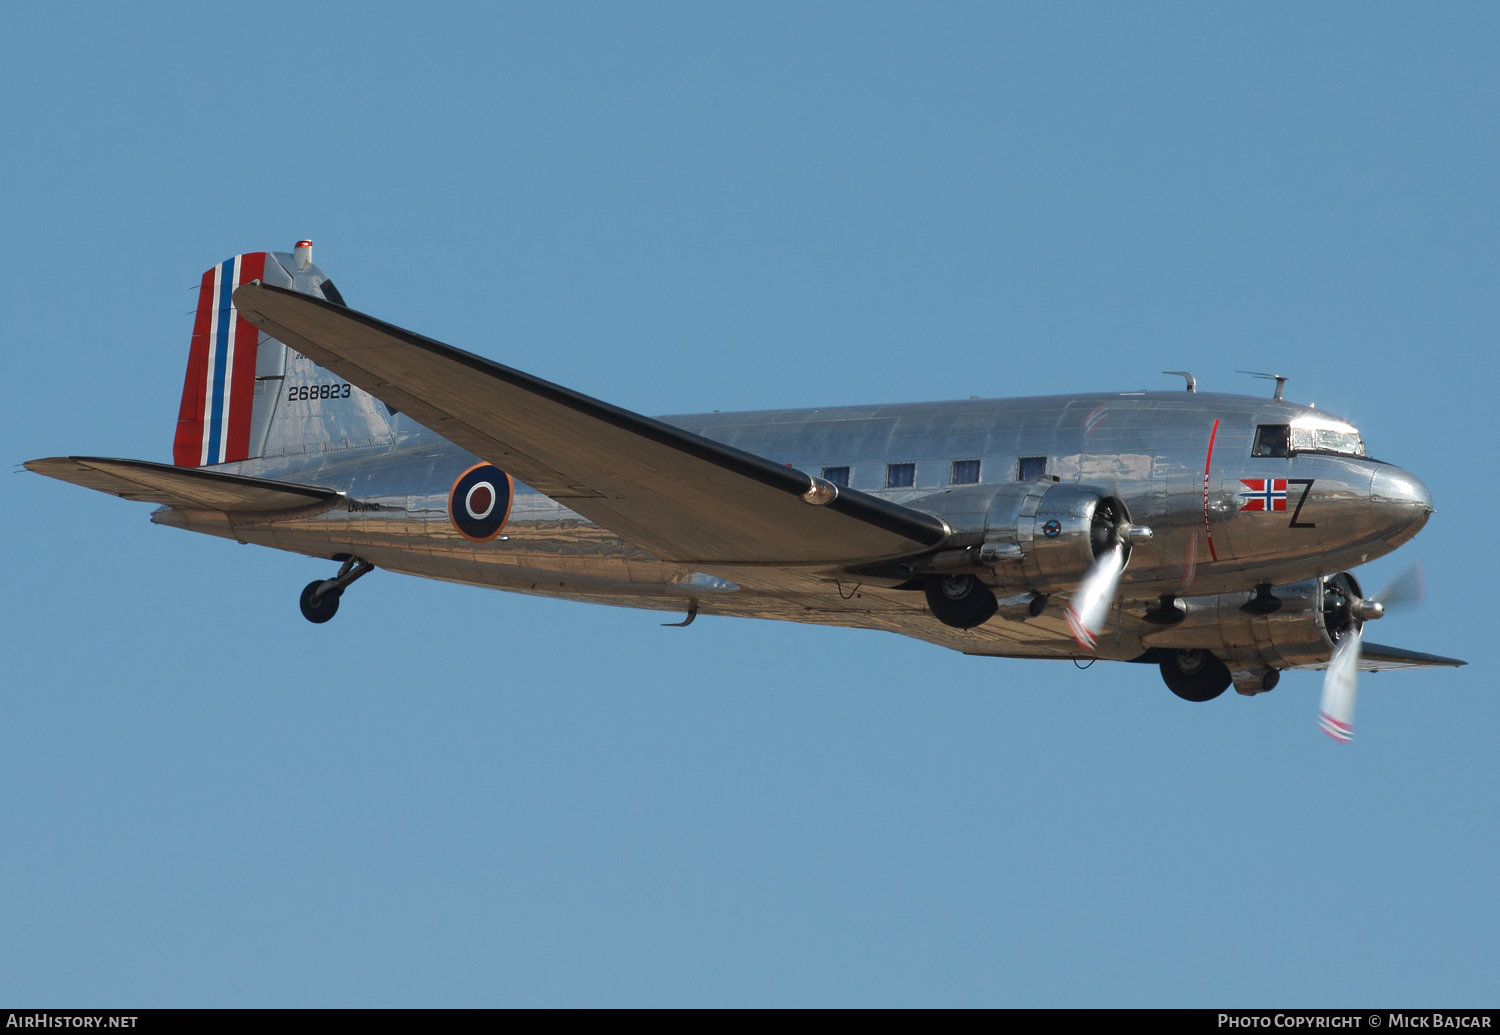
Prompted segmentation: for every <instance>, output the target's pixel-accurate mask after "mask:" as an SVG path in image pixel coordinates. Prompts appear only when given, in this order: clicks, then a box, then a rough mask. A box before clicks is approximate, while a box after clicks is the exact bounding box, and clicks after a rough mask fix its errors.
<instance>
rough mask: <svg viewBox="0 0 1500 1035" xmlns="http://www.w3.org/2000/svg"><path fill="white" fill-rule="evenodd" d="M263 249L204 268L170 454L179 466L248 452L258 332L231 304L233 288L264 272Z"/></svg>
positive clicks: (219, 460)
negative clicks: (175, 430) (205, 270)
mask: <svg viewBox="0 0 1500 1035" xmlns="http://www.w3.org/2000/svg"><path fill="white" fill-rule="evenodd" d="M265 266H266V253H265V252H251V253H248V254H245V255H236V256H235V257H234V258H232V259H226V260H225V261H224V262H222V263H220V264H219V265H217V266H215V267H214V268H213V269H211V270H208V271H207V272H205V273H204V274H203V281H202V283H201V284H200V285H199V288H198V313H197V318H196V319H195V320H194V321H193V339H192V344H191V346H190V347H189V350H188V369H187V377H186V379H185V380H184V382H183V386H182V406H181V408H180V409H179V410H178V413H177V435H176V438H175V440H174V441H173V445H172V458H173V461H174V462H175V463H176V464H177V465H178V466H179V467H202V466H205V465H208V464H223V463H230V462H232V461H235V460H244V459H245V458H246V457H248V456H249V455H250V410H251V407H252V406H254V404H255V352H256V345H257V342H258V341H259V337H260V332H259V331H258V330H257V329H256V328H255V327H254V326H253V325H251V323H250V322H249V321H248V320H246V319H245V318H244V317H242V316H240V314H239V312H238V311H237V310H236V309H235V308H234V302H233V296H234V289H235V288H237V287H239V286H240V285H241V284H245V283H248V282H250V281H252V280H259V279H261V278H262V277H263V276H264V275H265Z"/></svg>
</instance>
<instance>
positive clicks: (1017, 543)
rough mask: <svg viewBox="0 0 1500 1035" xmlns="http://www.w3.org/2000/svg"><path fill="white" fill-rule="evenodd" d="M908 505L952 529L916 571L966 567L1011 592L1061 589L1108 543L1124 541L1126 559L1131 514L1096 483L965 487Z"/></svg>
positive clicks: (1075, 579)
mask: <svg viewBox="0 0 1500 1035" xmlns="http://www.w3.org/2000/svg"><path fill="white" fill-rule="evenodd" d="M908 506H912V507H915V508H917V509H920V510H925V511H928V512H929V513H932V514H937V515H939V516H940V517H942V518H943V519H944V520H945V521H947V522H948V524H949V526H950V527H952V528H953V531H954V538H953V547H952V548H950V549H947V550H944V551H942V552H940V553H938V554H936V555H934V556H931V557H928V558H927V559H926V560H925V561H924V562H921V564H920V565H919V566H918V567H917V569H916V570H919V571H945V570H946V571H953V570H963V571H970V572H974V573H979V574H982V575H983V576H984V577H986V578H987V579H989V580H991V581H993V582H994V583H995V584H998V585H1001V586H1005V587H1009V588H1010V589H1011V590H1012V591H1014V590H1023V589H1028V588H1029V589H1031V590H1035V591H1037V592H1039V593H1064V592H1067V591H1069V590H1071V589H1075V588H1076V587H1077V586H1078V583H1079V582H1080V581H1081V580H1082V579H1083V576H1084V575H1085V574H1086V573H1087V572H1088V570H1089V568H1090V567H1091V566H1092V565H1093V563H1094V560H1095V558H1097V557H1098V556H1099V555H1100V554H1102V553H1104V552H1105V551H1106V550H1108V549H1111V548H1112V547H1114V546H1116V545H1121V546H1123V547H1124V549H1125V551H1126V559H1127V560H1129V551H1130V543H1129V536H1130V534H1131V531H1132V527H1133V526H1131V524H1130V515H1129V513H1128V512H1127V511H1126V509H1125V504H1124V503H1123V502H1121V501H1120V499H1119V498H1118V497H1116V496H1114V495H1113V494H1112V493H1110V492H1109V491H1108V490H1107V489H1101V488H1099V487H1097V486H1091V485H1062V484H1059V483H1056V482H1012V483H1010V484H1006V485H997V486H977V485H976V486H963V487H961V488H955V489H950V490H945V491H944V492H942V493H937V494H935V495H932V496H927V497H924V498H922V499H919V500H915V501H913V502H911V503H910V504H908ZM1135 531H1136V532H1137V533H1144V534H1147V535H1149V534H1150V533H1149V531H1146V530H1143V529H1136V530H1135Z"/></svg>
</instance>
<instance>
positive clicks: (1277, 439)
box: [1241, 424, 1292, 456]
mask: <svg viewBox="0 0 1500 1035" xmlns="http://www.w3.org/2000/svg"><path fill="white" fill-rule="evenodd" d="M1241 441H1244V440H1243V439H1241ZM1291 447H1292V426H1291V425H1290V424H1262V425H1261V426H1260V427H1258V428H1256V429H1255V445H1254V446H1252V447H1251V449H1250V455H1251V456H1290V455H1291Z"/></svg>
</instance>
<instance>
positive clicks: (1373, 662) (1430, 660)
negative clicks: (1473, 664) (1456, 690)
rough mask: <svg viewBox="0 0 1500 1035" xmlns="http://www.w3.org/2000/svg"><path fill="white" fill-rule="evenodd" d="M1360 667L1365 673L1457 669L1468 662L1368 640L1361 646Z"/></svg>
mask: <svg viewBox="0 0 1500 1035" xmlns="http://www.w3.org/2000/svg"><path fill="white" fill-rule="evenodd" d="M1359 650H1360V658H1359V667H1360V670H1361V671H1363V672H1391V671H1395V670H1397V669H1403V668H1457V667H1458V666H1460V665H1467V664H1468V662H1467V661H1459V660H1458V659H1457V658H1445V657H1442V656H1440V655H1437V654H1423V653H1422V652H1421V651H1419V650H1406V649H1405V648H1404V647H1382V646H1381V645H1380V644H1378V643H1371V642H1369V641H1368V640H1366V641H1365V642H1364V643H1362V644H1360V648H1359Z"/></svg>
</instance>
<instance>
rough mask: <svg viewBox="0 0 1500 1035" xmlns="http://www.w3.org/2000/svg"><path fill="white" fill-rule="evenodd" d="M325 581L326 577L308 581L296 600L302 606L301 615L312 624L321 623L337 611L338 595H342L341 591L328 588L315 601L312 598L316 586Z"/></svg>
mask: <svg viewBox="0 0 1500 1035" xmlns="http://www.w3.org/2000/svg"><path fill="white" fill-rule="evenodd" d="M327 581H328V580H327V579H318V580H317V581H315V582H309V583H308V584H307V588H306V589H304V590H303V591H302V598H301V599H300V600H299V601H297V602H298V603H299V604H300V605H301V606H302V617H303V618H306V619H307V620H308V621H309V622H312V623H313V624H314V625H322V624H323V623H324V622H326V621H328V619H330V618H332V617H333V616H334V615H336V614H338V613H339V597H341V596H343V595H344V594H343V592H342V591H340V590H336V589H335V590H330V591H329V592H327V593H324V594H323V595H322V596H321V597H319V598H318V599H317V601H314V600H313V598H312V595H313V594H314V593H316V592H317V590H318V587H319V586H321V585H322V584H323V583H325V582H327Z"/></svg>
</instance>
